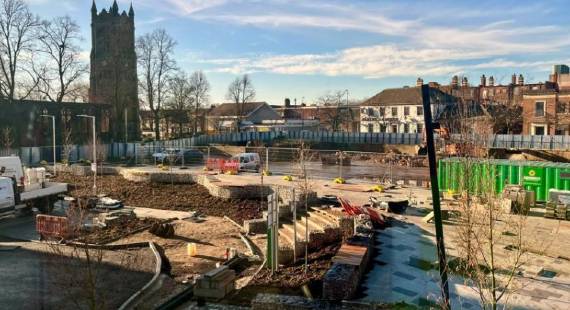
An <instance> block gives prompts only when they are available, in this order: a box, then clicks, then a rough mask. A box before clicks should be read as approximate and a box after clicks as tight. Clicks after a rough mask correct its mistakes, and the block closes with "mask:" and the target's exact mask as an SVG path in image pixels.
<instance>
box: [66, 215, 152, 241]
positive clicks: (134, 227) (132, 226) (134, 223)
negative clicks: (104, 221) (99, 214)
mask: <svg viewBox="0 0 570 310" xmlns="http://www.w3.org/2000/svg"><path fill="white" fill-rule="evenodd" d="M159 221H160V220H157V219H152V218H145V219H139V218H132V219H128V220H125V221H122V222H120V223H118V224H116V225H112V226H108V227H104V228H95V229H93V230H92V231H89V232H86V233H84V234H82V235H81V236H79V237H78V238H77V239H76V240H77V241H80V242H84V243H91V244H105V243H109V242H112V241H115V240H118V239H121V238H123V237H125V236H128V235H130V234H132V233H135V232H138V231H140V230H143V229H145V228H149V227H150V226H151V225H152V224H153V223H157V222H159Z"/></svg>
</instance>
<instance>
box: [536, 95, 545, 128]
mask: <svg viewBox="0 0 570 310" xmlns="http://www.w3.org/2000/svg"><path fill="white" fill-rule="evenodd" d="M534 116H544V101H537V102H535V103H534ZM543 129H544V128H543Z"/></svg>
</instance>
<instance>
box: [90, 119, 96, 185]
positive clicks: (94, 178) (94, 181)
mask: <svg viewBox="0 0 570 310" xmlns="http://www.w3.org/2000/svg"><path fill="white" fill-rule="evenodd" d="M91 121H93V163H94V164H95V171H94V172H93V195H94V196H97V131H96V126H95V116H93V118H91Z"/></svg>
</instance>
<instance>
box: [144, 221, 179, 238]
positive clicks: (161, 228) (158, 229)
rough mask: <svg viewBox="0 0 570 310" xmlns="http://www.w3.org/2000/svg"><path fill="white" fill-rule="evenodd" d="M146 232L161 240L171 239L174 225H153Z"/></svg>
mask: <svg viewBox="0 0 570 310" xmlns="http://www.w3.org/2000/svg"><path fill="white" fill-rule="evenodd" d="M148 231H149V232H150V233H151V234H153V235H155V236H159V237H162V238H171V237H172V236H174V233H175V231H174V225H172V224H171V223H153V224H152V226H150V229H149V230H148Z"/></svg>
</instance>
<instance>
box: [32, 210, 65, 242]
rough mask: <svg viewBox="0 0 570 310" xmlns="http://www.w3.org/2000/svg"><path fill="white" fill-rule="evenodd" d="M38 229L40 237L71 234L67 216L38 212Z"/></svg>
mask: <svg viewBox="0 0 570 310" xmlns="http://www.w3.org/2000/svg"><path fill="white" fill-rule="evenodd" d="M36 231H37V232H38V233H39V234H40V239H41V240H43V239H45V238H46V237H58V238H64V239H65V238H67V237H69V236H70V235H71V234H70V229H69V220H68V219H67V218H66V217H61V216H51V215H44V214H38V215H37V216H36Z"/></svg>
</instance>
